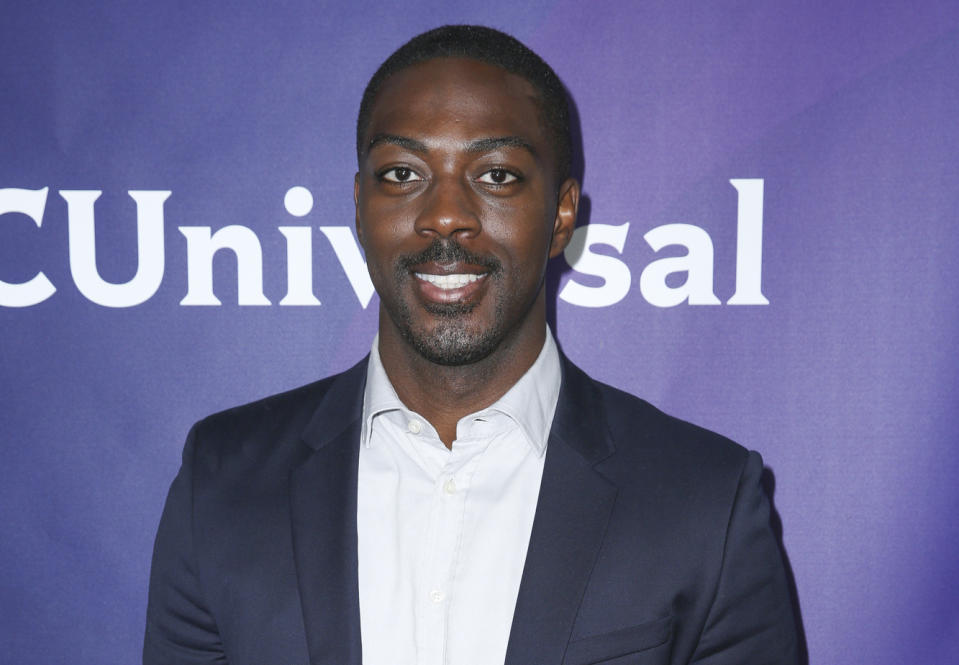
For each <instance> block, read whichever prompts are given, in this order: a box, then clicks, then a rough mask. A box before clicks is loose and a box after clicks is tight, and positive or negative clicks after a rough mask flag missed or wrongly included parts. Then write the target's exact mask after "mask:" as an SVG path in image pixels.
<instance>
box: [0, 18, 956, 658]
mask: <svg viewBox="0 0 959 665" xmlns="http://www.w3.org/2000/svg"><path fill="white" fill-rule="evenodd" d="M80 4H85V3H66V2H64V3H59V4H50V5H44V4H43V3H33V4H30V5H29V6H28V5H27V4H26V3H22V4H19V3H18V4H17V5H14V6H6V7H5V9H4V12H3V14H4V18H3V20H2V22H0V155H2V160H0V212H2V213H4V214H0V325H2V347H0V405H2V406H0V437H2V443H3V457H2V464H0V516H2V522H0V523H2V525H3V535H2V536H0V580H2V591H0V603H2V607H0V645H2V652H3V656H2V660H4V661H5V662H11V663H19V664H23V665H27V664H34V663H35V664H43V665H49V664H51V663H71V664H76V663H91V664H93V663H96V664H98V665H99V664H106V663H131V662H136V661H137V659H138V657H139V648H140V642H141V638H142V629H143V622H144V607H145V602H146V580H147V575H148V569H149V562H150V553H151V547H152V541H153V535H154V531H155V528H156V524H157V521H158V519H159V514H160V510H161V507H162V504H163V499H164V497H165V494H166V489H167V487H168V484H169V482H170V480H171V479H172V477H173V475H174V473H175V472H176V469H177V467H178V465H179V453H180V448H181V446H182V441H183V437H184V435H185V433H186V430H187V429H188V427H189V425H190V424H191V423H192V422H193V421H194V420H196V419H198V418H200V417H202V416H204V415H206V414H207V413H210V412H212V411H214V410H218V409H221V408H225V407H227V406H231V405H234V404H236V403H240V402H244V401H249V400H251V399H254V398H257V397H260V396H263V395H266V394H269V393H271V392H275V391H279V390H281V389H285V388H289V387H292V386H294V385H298V384H300V383H305V382H307V381H311V380H314V379H315V378H318V377H320V376H322V375H326V374H328V373H331V372H333V371H336V370H340V369H343V368H345V367H347V366H348V365H350V364H352V363H353V362H354V361H355V360H356V359H358V358H359V357H360V356H362V355H363V354H364V353H365V352H366V351H367V350H368V348H369V344H370V340H371V336H372V332H373V330H374V326H375V321H376V310H377V301H376V297H375V296H373V298H372V300H369V301H367V297H368V294H367V292H366V291H365V289H366V288H367V287H368V285H367V284H365V283H364V281H363V279H362V273H361V271H360V272H359V273H358V272H357V268H362V259H361V258H360V256H359V254H357V252H356V247H355V244H354V243H353V239H352V235H351V234H350V231H349V227H350V225H351V223H352V219H353V210H352V208H353V205H352V199H351V195H352V176H353V172H354V170H355V157H354V153H353V140H354V138H353V123H354V118H355V112H356V108H357V105H358V102H359V97H360V94H361V92H362V89H363V86H364V84H365V82H366V80H367V78H368V77H369V76H370V74H371V73H372V72H373V70H374V69H375V67H376V65H377V64H378V63H379V62H380V61H381V60H382V59H383V58H384V57H385V56H386V55H387V54H388V53H389V52H390V51H392V50H393V49H394V48H395V47H396V46H398V45H399V44H400V43H402V42H403V41H405V39H407V38H408V37H410V36H412V35H413V34H415V33H417V32H419V31H422V30H424V29H427V28H430V27H433V26H435V25H438V24H441V23H447V22H480V23H485V24H489V25H493V26H495V27H500V28H503V29H506V30H508V31H510V32H512V33H513V34H515V35H516V36H517V37H519V38H520V39H522V40H523V41H525V42H526V43H528V44H529V45H530V46H532V47H533V48H534V49H536V50H537V51H538V52H539V53H541V54H542V55H543V56H544V57H545V58H546V60H548V61H549V62H550V63H551V64H553V66H554V67H555V68H556V70H557V72H558V73H559V74H560V76H562V77H563V79H564V80H565V82H566V84H567V85H568V87H569V89H570V90H571V93H572V96H573V98H574V101H575V104H576V107H577V109H578V115H579V118H580V122H581V134H582V144H583V151H584V156H585V157H584V167H583V172H582V175H583V180H584V183H583V184H584V193H585V197H586V201H585V206H584V215H583V217H584V219H583V220H581V221H582V222H583V223H585V222H589V223H590V224H591V225H592V227H591V228H590V230H589V231H588V232H587V231H585V230H583V231H580V232H579V233H580V236H579V240H580V241H581V242H580V244H586V245H588V246H587V247H586V250H585V252H584V253H582V254H581V255H578V254H577V253H576V252H575V251H573V252H571V253H570V254H569V255H568V256H567V263H571V264H573V268H570V267H569V266H568V265H567V263H564V262H563V261H562V260H560V261H558V262H557V265H556V266H554V268H555V272H554V274H553V277H552V278H551V292H552V293H554V294H557V295H555V296H554V298H555V302H556V307H555V310H554V318H555V325H556V328H557V332H558V338H559V340H560V343H561V345H562V346H563V348H564V350H565V351H566V352H567V353H568V354H569V355H570V356H571V357H572V358H573V359H574V360H575V361H576V362H578V363H579V364H581V365H582V366H583V367H584V368H586V369H587V370H588V371H590V372H591V373H592V374H594V375H595V376H597V377H599V378H601V379H603V380H606V381H608V382H610V383H613V384H615V385H618V386H620V387H623V388H625V389H628V390H630V391H632V392H634V393H636V394H638V395H640V396H643V397H645V398H646V399H649V400H650V401H652V402H653V403H654V404H656V405H658V406H660V407H661V408H664V409H666V410H668V411H671V412H672V413H674V414H676V415H679V416H681V417H684V418H687V419H690V420H693V421H695V422H698V423H700V424H703V425H705V426H707V427H710V428H712V429H715V430H717V431H719V432H722V433H724V434H727V435H729V436H731V437H733V438H735V439H737V440H739V441H740V442H742V443H743V444H745V445H747V446H748V447H751V448H755V449H758V450H760V451H761V452H762V453H763V455H764V458H765V461H766V464H767V466H768V467H769V468H770V470H771V475H770V479H771V482H770V485H771V488H770V489H772V490H773V499H774V504H775V507H776V509H777V510H778V514H779V516H780V518H781V521H782V537H783V543H784V546H785V550H786V553H787V555H788V559H789V561H790V563H791V568H792V572H793V575H794V577H795V583H796V586H797V588H798V599H799V605H800V607H801V612H802V618H803V622H804V626H805V633H806V640H807V643H808V651H809V658H810V661H811V662H813V663H853V662H861V663H872V664H875V665H899V664H900V663H904V662H917V663H920V662H921V663H926V664H940V663H941V664H946V663H955V662H956V661H957V659H959V647H957V646H956V645H957V644H959V602H957V598H959V557H957V555H956V552H957V549H959V520H957V519H956V509H957V507H959V483H957V481H956V478H957V474H959V452H957V446H956V435H955V434H954V432H955V431H956V430H957V428H959V416H957V409H956V407H957V399H956V389H957V386H959V381H957V378H959V377H957V370H959V360H957V357H956V353H955V351H954V346H955V340H956V332H957V328H959V314H957V311H959V310H957V307H956V305H955V302H956V300H957V298H959V280H957V270H956V259H955V257H956V256H957V254H959V231H957V230H956V228H957V222H959V219H957V216H959V215H957V209H959V197H957V194H956V192H957V191H959V190H957V182H959V160H957V157H956V156H957V155H959V122H957V121H956V118H959V76H957V75H956V72H957V69H959V32H957V27H956V26H957V25H959V8H957V7H956V5H955V3H954V2H936V1H930V2H923V3H918V4H913V3H907V2H882V3H877V2H874V1H869V2H866V1H859V2H846V3H837V6H836V7H835V8H832V9H829V8H827V7H828V5H818V6H817V8H815V9H814V8H811V7H810V3H804V2H798V1H796V2H760V1H757V0H752V1H746V2H742V1H738V2H732V1H723V2H713V3H702V2H645V3H627V2H619V3H583V2H572V1H567V2H546V1H535V0H533V1H531V2H527V3H525V4H524V5H523V6H522V7H519V6H517V3H515V2H501V1H500V0H490V2H486V3H482V4H481V6H477V7H472V8H470V9H462V10H457V9H450V8H448V7H447V3H443V2H435V1H427V0H410V2H407V3H403V4H401V5H385V6H384V5H382V4H381V3H372V2H355V3H354V7H353V8H352V9H348V10H347V9H343V8H340V6H339V4H338V3H325V4H327V5H328V6H326V7H324V6H323V4H324V3H315V2H297V1H294V2H285V3H275V4H270V5H264V6H263V7H260V6H259V3H232V4H226V3H182V6H179V7H177V6H175V4H177V3H157V2H152V3H143V4H142V6H138V7H134V5H133V3H130V2H100V3H96V5H97V7H96V8H80V7H79V5H80ZM840 5H841V6H840ZM731 181H733V182H731ZM294 186H301V187H305V188H306V189H307V190H309V192H310V194H311V195H312V199H313V205H312V207H311V208H310V209H309V211H308V212H306V214H304V215H302V216H298V215H297V214H294V213H302V212H304V211H305V209H306V208H308V207H309V206H307V205H306V204H305V203H304V202H303V201H302V200H299V201H298V200H297V199H296V197H295V195H290V197H289V200H287V199H286V197H287V192H288V190H290V188H292V187H294ZM43 190H46V191H45V192H44V191H43ZM90 192H102V194H101V195H100V196H99V197H98V198H96V201H95V204H94V203H93V202H92V201H93V198H94V196H95V195H94V194H91V193H90ZM131 192H132V193H131ZM157 192H169V194H168V195H165V194H158V193H157ZM298 203H299V204H300V205H301V208H300V209H298V208H297V204H298ZM290 210H292V211H293V212H290ZM91 211H92V212H93V213H94V214H93V215H91V214H90V213H91ZM91 221H94V224H91ZM760 223H761V229H760V228H759V224H760ZM138 225H139V229H140V233H139V235H138ZM627 225H628V226H627ZM94 227H95V230H94ZM280 227H284V229H285V230H280ZM288 227H293V228H288ZM224 228H226V229H227V231H226V232H224V233H223V234H220V235H215V236H213V240H212V241H209V236H210V233H211V232H212V233H215V232H217V231H218V230H220V229H224ZM288 237H289V238H290V239H291V240H290V241H289V243H288V241H287V238H288ZM138 242H142V243H143V247H142V248H140V249H138ZM211 242H212V243H213V244H211ZM737 242H738V243H740V244H741V245H742V246H740V247H738V248H737ZM750 242H751V243H752V244H749V243H750ZM216 243H223V244H229V245H231V246H234V247H238V248H239V249H240V253H239V254H237V255H234V253H232V252H231V251H230V250H229V249H226V250H221V251H219V252H217V253H216V254H215V260H211V259H210V258H209V253H210V252H211V251H212V250H213V249H214V248H215V247H216V246H217V245H216ZM684 245H685V248H684ZM309 248H311V249H312V256H309V255H307V254H306V252H307V250H308V249H309ZM94 249H95V256H94V251H93V250H94ZM257 249H259V255H260V256H261V257H262V269H261V268H260V267H259V266H258V265H257V263H256V261H257V256H258V253H257ZM657 250H658V251H657ZM760 251H761V256H760ZM687 252H688V254H689V255H688V256H686V258H684V256H685V255H686V254H687ZM188 257H189V258H188ZM211 264H212V269H211V268H210V265H211ZM710 264H711V265H710ZM290 265H292V266H293V267H292V268H290V267H289V266H290ZM310 265H312V275H310V268H309V266H310ZM211 270H212V293H211V292H210V288H209V287H207V286H206V285H205V284H204V279H205V278H206V275H207V274H208V273H209V272H210V271H211ZM238 270H239V272H240V274H242V276H243V277H242V279H238ZM737 270H739V271H741V274H739V276H738V277H737ZM671 271H674V274H672V275H669V276H665V273H667V272H671ZM41 273H42V275H41ZM291 273H292V275H291ZM590 273H593V274H590ZM135 275H136V276H135ZM260 275H262V288H260V287H259V286H258V284H257V279H258V277H259V276H260ZM358 275H359V276H358ZM31 280H33V281H31ZM111 282H112V283H114V284H119V285H123V284H127V286H119V287H111V286H110V284H109V283H111ZM734 293H738V294H739V297H738V300H740V302H742V303H743V304H738V305H737V304H727V302H728V301H730V300H731V299H732V300H733V302H735V301H736V300H737V298H733V294H734ZM213 294H215V296H214V295H213ZM311 294H312V296H311ZM214 297H215V298H216V299H218V300H219V301H220V302H221V303H222V304H220V305H215V304H195V305H190V304H185V303H181V301H186V302H191V301H192V302H198V303H203V302H207V303H209V302H210V301H211V298H214ZM311 298H312V299H311ZM284 299H286V301H287V302H299V303H304V302H314V300H313V299H315V300H316V301H319V302H321V303H322V304H319V305H317V304H315V302H314V304H312V305H305V304H298V305H289V304H281V301H284ZM761 300H768V304H757V303H758V302H759V301H761ZM257 301H259V302H261V303H265V302H267V301H268V302H269V303H270V304H269V305H267V304H260V305H253V304H241V303H244V302H257ZM673 301H675V303H674V302H673ZM705 302H714V303H716V304H711V305H710V304H696V303H705ZM364 303H366V304H367V306H366V307H364V306H363V305H364Z"/></svg>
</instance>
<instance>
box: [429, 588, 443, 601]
mask: <svg viewBox="0 0 959 665" xmlns="http://www.w3.org/2000/svg"><path fill="white" fill-rule="evenodd" d="M445 597H446V596H445V595H444V594H443V592H442V591H440V590H439V589H433V590H432V591H430V600H432V601H433V602H434V603H442V602H443V599H444V598H445Z"/></svg>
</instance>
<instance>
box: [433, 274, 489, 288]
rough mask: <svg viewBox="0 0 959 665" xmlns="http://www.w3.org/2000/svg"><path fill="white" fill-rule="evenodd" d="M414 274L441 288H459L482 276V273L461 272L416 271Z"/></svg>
mask: <svg viewBox="0 0 959 665" xmlns="http://www.w3.org/2000/svg"><path fill="white" fill-rule="evenodd" d="M416 276H417V277H419V278H420V279H422V280H424V281H426V282H429V283H430V284H433V285H434V286H438V287H440V288H441V289H459V288H461V287H464V286H466V285H467V284H469V283H470V282H475V281H476V280H478V279H482V278H483V275H474V274H472V273H463V274H460V275H430V274H428V273H423V272H418V273H416Z"/></svg>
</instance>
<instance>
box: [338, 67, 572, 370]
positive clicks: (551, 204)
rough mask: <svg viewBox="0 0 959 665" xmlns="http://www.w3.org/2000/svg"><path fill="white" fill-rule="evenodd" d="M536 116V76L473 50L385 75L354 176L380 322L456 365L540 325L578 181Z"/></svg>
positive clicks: (361, 234)
mask: <svg viewBox="0 0 959 665" xmlns="http://www.w3.org/2000/svg"><path fill="white" fill-rule="evenodd" d="M539 117H540V116H539V111H538V107H537V100H536V97H535V89H534V88H533V87H532V85H530V84H529V83H528V82H527V81H526V80H525V79H523V78H521V77H518V76H515V75H513V74H510V73H508V72H506V71H505V70H503V69H500V68H499V67H495V66H492V65H488V64H485V63H481V62H478V61H475V60H469V59H463V58H450V59H435V60H429V61H426V62H424V63H420V64H417V65H414V66H412V67H409V68H407V69H405V70H402V71H400V72H398V73H396V74H394V75H393V76H392V77H391V78H390V79H388V81H387V82H386V84H385V85H384V87H383V88H382V89H381V90H380V93H379V96H378V98H377V100H376V103H375V105H374V107H373V110H372V114H371V118H370V123H369V129H368V131H367V135H366V137H365V140H366V142H367V145H369V146H370V147H369V148H368V149H367V150H366V152H365V153H364V154H363V155H362V156H361V162H360V170H359V172H358V173H357V176H356V186H355V198H356V223H357V233H358V235H359V238H360V242H361V243H362V245H363V247H364V249H365V250H366V259H367V265H368V266H369V270H370V276H371V278H372V280H373V284H374V285H375V287H376V290H377V292H378V293H379V295H380V300H381V304H382V309H381V334H382V332H383V330H384V325H386V326H390V325H392V326H394V329H395V332H397V333H399V334H400V335H401V336H402V338H403V339H404V340H406V342H408V343H410V344H411V345H412V346H413V347H414V348H415V349H416V350H417V351H418V352H419V353H420V355H422V356H423V357H425V358H427V359H428V360H431V361H432V362H436V363H439V364H444V365H458V364H465V363H471V362H475V361H477V360H480V359H482V358H485V357H486V356H488V355H489V354H490V353H491V352H493V351H494V350H495V349H496V348H498V347H499V346H500V345H501V344H502V343H503V342H504V341H507V342H508V341H509V340H510V338H511V336H515V335H517V334H523V333H524V332H525V333H528V332H529V331H530V330H532V329H533V326H535V325H536V324H535V319H536V318H537V317H538V319H539V320H540V323H539V324H538V325H539V326H542V322H541V320H542V318H543V316H544V312H545V310H544V309H543V307H544V305H543V294H542V286H543V278H544V274H545V270H546V263H547V260H548V258H549V257H551V256H555V255H557V254H559V253H560V252H561V251H562V250H563V248H564V247H565V245H566V243H567V242H568V240H569V236H570V234H571V232H572V228H573V226H574V224H575V215H576V202H577V198H578V187H577V185H576V184H575V182H574V181H572V180H568V181H566V182H565V183H562V185H559V184H558V183H557V182H556V176H555V171H556V168H555V155H554V150H553V148H552V146H551V144H550V142H549V141H548V138H547V133H546V132H545V131H544V130H543V128H542V124H541V123H540V121H539ZM384 311H385V313H386V314H387V315H388V317H389V319H388V320H387V321H384V320H383V318H384V317H383V312H384ZM531 313H533V314H532V315H531ZM531 319H532V320H531ZM540 334H541V333H540Z"/></svg>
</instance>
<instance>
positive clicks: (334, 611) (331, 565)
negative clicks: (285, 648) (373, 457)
mask: <svg viewBox="0 0 959 665" xmlns="http://www.w3.org/2000/svg"><path fill="white" fill-rule="evenodd" d="M365 381H366V362H365V361H363V362H361V363H359V364H358V365H356V366H355V367H354V368H352V369H351V370H349V371H347V372H346V373H344V374H342V375H340V376H338V377H337V378H336V379H334V383H333V385H332V386H331V387H330V389H329V391H328V392H327V393H326V395H324V397H323V401H322V403H321V404H320V406H319V408H317V410H316V412H315V414H314V416H313V419H312V420H311V421H310V424H309V425H308V426H307V427H306V429H305V430H304V433H303V440H304V442H305V443H306V444H307V445H306V446H304V452H305V459H304V460H303V461H302V462H301V463H300V464H299V465H298V466H297V467H296V468H294V470H293V472H292V475H291V481H290V497H291V515H292V524H293V527H292V529H293V554H294V560H295V562H296V571H297V581H298V585H299V591H300V602H301V604H302V606H303V619H304V624H305V629H306V640H307V646H308V650H309V653H310V663H311V665H320V664H321V663H322V664H329V665H334V664H335V665H346V664H352V665H360V663H361V660H362V654H361V642H360V610H359V587H358V583H357V551H356V479H357V464H358V454H359V442H360V424H361V423H360V421H361V417H362V415H361V414H362V407H363V388H364V384H365Z"/></svg>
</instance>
